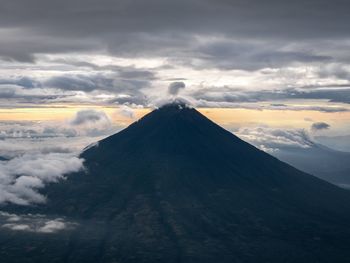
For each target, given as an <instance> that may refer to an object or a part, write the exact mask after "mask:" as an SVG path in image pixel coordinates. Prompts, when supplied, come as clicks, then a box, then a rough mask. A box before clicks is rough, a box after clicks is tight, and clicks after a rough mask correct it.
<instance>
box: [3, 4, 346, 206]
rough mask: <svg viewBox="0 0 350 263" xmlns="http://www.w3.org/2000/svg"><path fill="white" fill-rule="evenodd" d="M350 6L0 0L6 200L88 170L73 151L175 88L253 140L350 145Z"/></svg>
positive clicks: (22, 199)
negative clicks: (46, 183) (67, 174)
mask: <svg viewBox="0 0 350 263" xmlns="http://www.w3.org/2000/svg"><path fill="white" fill-rule="evenodd" d="M349 9H350V4H349V3H348V1H344V0H334V1H328V0H327V1H325V0H308V1H301V0H296V1H280V0H279V1H277V0H266V1H259V0H244V1H243V0H230V1H228V0H215V1H214V0H212V1H210V0H177V1H168V0H147V1H145V0H114V1H112V0H99V1H93V0H69V1H68V0H50V1H47V0H0V34H1V38H0V146H1V147H0V156H2V157H4V158H7V159H8V158H10V159H11V160H10V161H2V162H0V187H1V188H2V193H6V194H3V195H2V196H0V203H1V202H6V200H7V201H8V200H11V202H17V203H21V202H22V203H23V202H26V200H28V199H29V200H31V201H33V200H34V201H37V202H40V201H42V198H43V197H42V196H38V195H36V193H35V191H34V192H33V191H32V190H33V189H34V190H35V189H38V188H40V187H43V185H44V184H45V182H47V181H52V180H57V178H60V177H61V176H62V174H63V173H65V172H67V171H68V172H69V171H76V170H79V169H81V163H82V162H81V160H80V159H79V158H75V159H74V158H72V153H77V152H79V151H80V150H81V149H82V148H83V147H85V146H86V145H88V144H90V143H93V142H95V141H97V140H98V139H100V138H103V137H105V136H107V135H109V134H112V133H114V132H116V131H118V130H120V129H122V128H123V127H125V126H126V125H128V124H129V123H131V122H132V121H134V120H136V119H138V118H140V117H141V116H143V115H144V114H145V113H147V112H149V111H150V110H151V109H152V108H154V107H157V106H158V105H160V104H162V103H164V102H165V101H168V100H171V99H174V98H175V97H182V98H184V99H186V100H187V101H189V102H190V103H191V104H192V105H193V106H195V107H197V108H198V109H199V110H200V111H201V112H202V113H204V114H205V115H207V116H208V117H209V118H211V119H213V120H214V121H216V122H218V123H219V124H221V125H223V126H224V127H226V128H228V129H230V130H231V131H233V132H235V133H237V134H238V135H241V136H242V137H244V138H245V139H247V140H250V141H252V142H254V141H257V140H258V141H259V143H260V142H261V141H263V142H265V143H268V142H270V141H276V138H277V141H279V142H283V143H291V144H297V145H299V144H300V145H301V146H300V147H305V140H304V138H305V136H307V138H310V140H320V141H321V142H322V143H325V144H327V145H328V146H333V147H334V148H338V149H341V150H348V151H350V143H349V142H350V65H349V62H350V52H348V51H349V50H350V35H349V24H350V16H349V14H348V10H349ZM276 134H277V135H276ZM308 141H309V139H308V140H306V144H307V143H308ZM283 143H282V144H283ZM263 146H264V145H262V148H264V147H263ZM306 146H307V145H306ZM67 159H69V160H70V162H69V163H68V164H69V165H67V167H66V168H65V169H63V168H62V165H61V161H62V160H67ZM37 160H41V161H40V162H38V161H37ZM43 161H44V162H45V163H47V164H51V162H52V163H53V165H52V166H51V165H48V166H45V165H44V166H43V165H41V166H40V164H41V163H42V162H43ZM18 163H22V164H23V163H25V164H26V166H25V167H24V168H23V167H22V168H21V167H19V166H18ZM38 167H39V168H38ZM55 167H56V168H57V169H56V168H55ZM16 169H17V170H16ZM20 169H22V170H20ZM38 169H39V170H40V169H41V170H40V171H41V173H39V174H37V173H33V170H38ZM47 169H56V170H54V171H51V170H49V173H51V174H54V175H55V176H54V177H53V178H47V177H46V174H47V172H48V170H47ZM18 172H20V173H22V175H23V176H26V177H24V178H22V179H20V177H18V176H17V174H18ZM16 189H20V191H17V190H16ZM23 189H24V190H23Z"/></svg>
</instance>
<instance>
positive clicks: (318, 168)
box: [272, 142, 350, 186]
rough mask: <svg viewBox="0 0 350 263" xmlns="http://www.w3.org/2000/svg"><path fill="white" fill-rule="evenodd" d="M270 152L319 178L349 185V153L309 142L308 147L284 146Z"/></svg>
mask: <svg viewBox="0 0 350 263" xmlns="http://www.w3.org/2000/svg"><path fill="white" fill-rule="evenodd" d="M272 154H273V155H274V156H276V157H277V158H279V159H280V160H282V161H285V162H287V163H289V164H291V165H293V166H294V167H296V168H298V169H300V170H303V171H305V172H307V173H310V174H313V175H315V176H317V177H319V178H321V179H324V180H327V181H329V182H331V183H334V184H338V185H342V186H347V185H348V186H350V153H347V152H341V151H337V150H333V149H330V148H328V147H326V146H324V145H321V144H317V143H314V142H311V143H310V147H308V148H300V147H299V148H297V147H284V148H280V149H279V150H278V151H276V152H274V153H272Z"/></svg>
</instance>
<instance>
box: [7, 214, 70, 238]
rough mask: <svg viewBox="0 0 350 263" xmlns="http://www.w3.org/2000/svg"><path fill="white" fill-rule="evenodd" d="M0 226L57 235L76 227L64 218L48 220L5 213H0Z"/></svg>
mask: <svg viewBox="0 0 350 263" xmlns="http://www.w3.org/2000/svg"><path fill="white" fill-rule="evenodd" d="M0 225H1V227H2V228H6V229H10V230H13V231H26V232H33V233H45V234H52V233H57V232H59V231H63V230H69V229H73V228H74V227H76V226H77V224H76V223H74V222H70V221H67V220H65V219H64V218H49V217H47V216H45V215H42V214H26V215H17V214H11V213H7V212H0Z"/></svg>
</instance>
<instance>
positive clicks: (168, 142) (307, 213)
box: [0, 103, 350, 263]
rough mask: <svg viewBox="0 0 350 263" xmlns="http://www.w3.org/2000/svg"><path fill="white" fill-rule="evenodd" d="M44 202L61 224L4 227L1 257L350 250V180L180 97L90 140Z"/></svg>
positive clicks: (178, 257)
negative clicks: (345, 182)
mask: <svg viewBox="0 0 350 263" xmlns="http://www.w3.org/2000/svg"><path fill="white" fill-rule="evenodd" d="M81 157H82V158H84V159H85V169H84V171H81V172H77V173H74V174H70V175H67V179H66V180H63V181H61V182H59V183H56V184H52V185H50V186H48V187H47V188H46V189H45V190H44V192H43V194H45V195H46V196H47V198H48V202H47V203H46V204H45V205H42V206H37V207H27V208H25V209H23V208H18V207H15V208H13V207H12V208H9V211H11V213H14V212H18V213H19V212H21V213H29V212H30V213H39V214H45V215H51V216H60V217H62V218H65V219H67V220H70V221H72V222H75V228H72V229H66V230H64V231H62V232H60V233H56V234H42V233H23V232H21V233H19V232H18V231H17V232H16V231H12V230H5V229H2V230H1V232H0V234H1V237H0V242H1V243H0V244H1V249H0V257H1V260H2V262H121V263H123V262H125V263H129V262H138V263H139V262H145V263H146V262H167V263H171V262H174V263H175V262H177V263H181V262H184V263H187V262H191V263H192V262H194V263H196V262H198V263H199V262H201V263H206V262H208V263H212V262H260V263H261V262H269V263H271V262H279V263H280V262H298V263H300V262H308V263H309V262H350V249H349V248H350V192H349V191H347V190H344V189H340V188H338V187H336V186H334V185H332V184H330V183H327V182H325V181H323V180H320V179H318V178H316V177H314V176H311V175H309V174H306V173H304V172H301V171H299V170H297V169H295V168H293V167H292V166H290V165H287V164H286V163H284V162H281V161H279V160H278V159H276V158H274V157H272V156H270V155H268V154H267V153H265V152H263V151H260V150H258V149H257V148H255V147H254V146H252V145H250V144H248V143H246V142H244V141H242V140H241V139H239V138H238V137H236V136H235V135H233V134H232V133H230V132H228V131H226V130H225V129H223V128H221V127H220V126H218V125H216V124H215V123H214V122H212V121H210V120H209V119H207V118H206V117H205V116H203V115H202V114H200V113H199V112H198V111H197V110H195V109H194V108H190V107H188V106H186V105H185V104H183V103H172V104H168V105H165V106H163V107H161V108H159V109H156V110H154V111H153V112H151V113H149V114H148V115H146V116H144V117H143V118H142V119H140V120H138V121H136V122H135V123H133V124H131V125H130V126H129V127H127V128H126V129H124V130H122V131H121V132H119V133H117V134H115V135H112V136H110V137H108V138H106V139H103V140H101V141H100V142H98V144H96V145H95V146H92V147H90V148H88V149H86V150H85V151H83V152H82V154H81Z"/></svg>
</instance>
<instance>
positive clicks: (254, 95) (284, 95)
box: [191, 84, 350, 108]
mask: <svg viewBox="0 0 350 263" xmlns="http://www.w3.org/2000/svg"><path fill="white" fill-rule="evenodd" d="M191 95H192V96H193V97H194V98H195V99H197V100H203V101H208V102H219V103H220V102H231V103H242V102H262V101H273V100H293V99H324V100H328V101H330V102H342V103H350V86H349V85H338V84H336V85H327V86H305V87H301V88H281V89H275V90H264V89H261V90H253V91H249V90H245V89H240V88H230V87H227V86H224V87H207V88H202V89H198V90H196V91H194V92H193V93H192V94H191ZM271 106H274V107H281V108H283V106H285V105H283V104H272V105H271Z"/></svg>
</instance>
